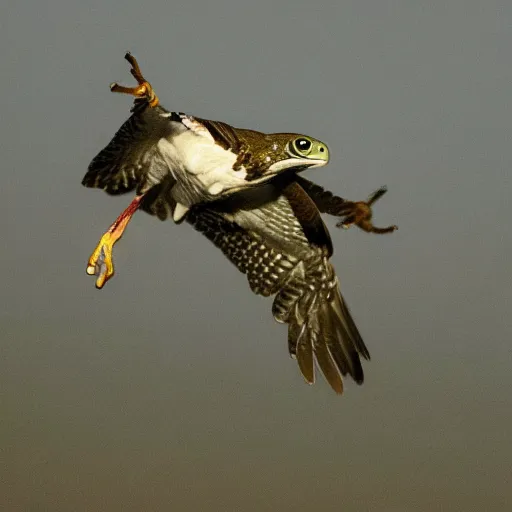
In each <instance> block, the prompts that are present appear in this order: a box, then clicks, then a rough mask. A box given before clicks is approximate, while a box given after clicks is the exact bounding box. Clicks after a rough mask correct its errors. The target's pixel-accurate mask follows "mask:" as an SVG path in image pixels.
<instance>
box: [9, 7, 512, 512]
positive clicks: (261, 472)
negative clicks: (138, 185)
mask: <svg viewBox="0 0 512 512" xmlns="http://www.w3.org/2000/svg"><path fill="white" fill-rule="evenodd" d="M1 10H2V12H1V16H0V27H1V30H0V57H1V58H0V65H1V76H2V79H1V82H0V102H1V111H2V122H1V123H0V151H1V155H2V171H1V172H2V185H1V188H0V195H1V201H0V209H1V212H2V215H1V218H2V222H1V223H0V225H1V227H0V237H1V240H2V246H1V249H0V266H1V268H3V269H4V271H5V272H4V275H3V278H2V285H1V288H0V343H1V345H0V346H1V359H0V365H1V371H0V379H1V387H0V389H1V395H2V396H1V403H2V405H1V410H2V421H1V422H0V428H1V433H0V435H1V444H2V448H3V450H2V456H1V459H2V471H3V475H2V477H1V479H0V486H1V488H0V508H1V509H2V510H6V511H17V510H22V511H25V510H26V511H38V512H39V511H46V510H48V511H100V510H108V511H117V510H123V511H141V510H144V511H153V510H155V511H156V510H173V511H180V510H187V511H191V510H208V511H274V510H279V511H283V512H284V511H292V510H293V511H303V510H304V511H308V510H324V511H338V510H343V511H344V512H349V511H361V510H368V511H410V510H418V511H431V510H465V511H469V510H479V511H481V510H486V511H494V510H496V511H497V510H508V507H510V503H511V502H512V477H511V475H512V468H511V459H512V439H511V429H512V395H511V393H510V389H511V387H512V372H511V366H512V351H511V348H510V342H511V334H512V333H511V322H510V306H511V299H512V297H511V295H512V294H511V289H512V288H511V284H512V283H511V281H512V280H511V263H510V254H511V249H512V230H511V229H510V227H509V225H508V222H509V217H510V213H509V211H508V208H507V207H508V203H509V198H510V196H511V193H512V186H511V166H512V144H511V133H512V130H511V129H512V121H511V120H512V106H511V105H512V96H511V79H512V67H511V66H510V48H511V47H512V5H511V4H510V2H505V1H501V2H498V1H489V2H485V3H484V2H479V1H476V0H465V1H463V0H453V1H451V2H428V5H427V3H421V2H406V1H398V0H389V1H387V0H386V1H382V0H371V1H370V0H369V1H366V2H355V1H340V0H318V1H316V2H306V1H302V0H296V1H294V2H279V1H276V0H272V1H271V0H258V1H257V2H239V1H236V0H231V1H222V0H219V1H216V2H213V1H209V0H203V1H193V0H187V1H183V0H177V1H172V2H170V1H163V0H159V1H147V2H136V1H133V0H126V1H124V2H122V3H120V2H113V1H105V0H102V1H96V0H93V1H89V2H77V1H67V0H66V1H65V0H59V1H57V0H47V1H46V2H39V3H36V2H32V1H19V2H17V3H14V2H12V3H11V4H10V5H9V6H8V7H6V6H3V7H2V8H1ZM127 50H130V51H132V52H133V54H134V55H135V56H136V57H137V58H138V59H139V62H140V64H141V67H142V71H143V72H144V74H145V75H146V77H147V78H148V79H149V80H150V81H151V82H152V84H153V85H154V87H155V89H156V91H157V93H158V95H159V96H160V98H161V100H162V103H163V105H164V106H166V107H167V108H169V109H175V110H178V111H184V112H188V113H190V114H195V115H197V116H199V117H203V118H207V119H208V118H210V119H218V120H222V121H226V122H228V123H230V124H232V125H234V126H239V127H247V128H252V129H256V130H261V131H265V132H278V131H295V132H302V133H306V134H309V135H312V136H314V137H317V138H319V139H321V140H323V141H325V142H327V143H328V144H329V146H330V149H331V154H332V159H331V163H330V164H329V166H328V167H326V168H322V169H318V170H311V171H309V172H308V173H306V175H305V176H306V177H308V178H310V179H314V180H315V181H316V182H318V183H320V184H321V185H323V186H325V187H327V188H329V189H331V190H333V191H334V192H336V193H338V194H339V195H341V196H342V197H346V198H349V199H352V200H359V199H364V198H365V197H366V196H367V195H368V194H369V193H370V192H372V191H373V190H375V189H376V188H377V187H379V186H381V185H384V184H386V185H387V186H388V187H389V192H388V194H387V195H386V196H385V197H384V198H383V199H382V200H381V201H380V202H379V203H378V204H377V206H376V208H375V223H376V224H378V225H388V224H391V223H396V224H398V225H399V227H400V230H399V231H398V232H397V233H395V234H393V235H389V236H384V237H378V236H372V235H368V234H366V233H363V232H360V231H359V230H357V229H351V230H348V231H341V230H336V228H335V227H334V224H335V222H336V219H328V221H327V222H328V225H329V226H330V227H331V228H332V236H333V240H334V245H335V254H334V257H333V263H334V265H335V267H336V269H337V271H338V274H339V277H340V280H341V285H342V292H343V294H344V296H345V298H346V300H347V302H348V304H349V306H350V307H351V310H352V313H353V315H354V318H355V320H356V322H357V324H358V326H359V329H360V330H361V333H362V334H363V337H364V339H365V341H366V343H367V345H368V347H369V349H370V352H371V354H372V361H371V362H369V363H366V364H365V372H366V382H365V384H364V385H363V386H362V387H359V386H357V385H355V384H354V383H353V382H348V381H347V386H346V391H345V395H344V396H343V397H337V396H335V395H334V393H333V392H332V391H331V390H330V388H329V387H328V386H327V384H326V383H325V382H324V381H323V380H321V379H319V381H318V382H317V384H316V385H315V386H313V387H309V386H307V385H306V384H305V383H304V382H303V379H302V377H301V375H300V372H299V370H298V368H297V366H296V363H295V362H294V361H292V360H291V359H290V358H289V357H288V353H287V345H286V329H285V328H284V327H283V326H282V325H279V324H277V323H276V322H274V321H273V319H272V315H271V311H270V308H271V300H269V299H263V298H261V297H257V296H254V295H252V293H251V292H250V290H249V288H248V284H247V282H246V278H245V276H243V275H242V274H239V273H238V271H237V270H236V268H235V267H234V266H232V265H231V264H230V263H229V262H228V261H227V260H226V259H225V258H224V256H223V255H222V254H221V253H220V251H219V250H218V249H216V248H215V247H214V246H213V245H211V244H210V242H208V240H206V239H205V238H203V237H202V235H200V234H198V233H196V232H195V231H194V230H193V229H192V228H191V227H190V226H189V225H187V224H183V225H181V226H175V225H174V224H173V223H172V222H165V223H162V222H159V221H157V220H156V219H155V218H151V217H150V216H148V215H146V214H144V213H138V214H137V215H136V216H135V217H134V219H133V220H132V222H131V224H130V226H129V228H128V230H127V232H126V234H125V236H124V238H123V240H122V241H121V242H120V243H119V244H118V245H117V246H116V254H115V261H116V270H117V273H116V276H115V278H114V279H113V280H112V281H110V282H109V283H108V285H107V286H106V287H105V289H103V290H102V291H98V290H96V289H95V287H94V279H93V278H90V277H89V276H87V275H86V273H85V266H86V261H87V258H88V257H89V255H90V253H91V251H92V249H93V248H94V247H95V245H96V243H97V242H98V239H99V237H100V236H101V234H102V233H103V232H104V230H105V229H106V228H107V227H108V226H109V225H110V223H111V222H112V221H113V220H114V219H115V218H116V216H117V215H118V214H119V213H120V212H121V211H122V210H123V209H124V208H125V207H126V206H127V204H128V203H129V201H130V197H128V196H121V197H115V198H113V197H108V196H107V195H106V194H105V193H103V192H101V191H97V190H89V189H85V188H83V187H82V186H81V185H80V181H81V179H82V177H83V175H84V173H85V171H86V169H87V165H88V164H89V162H90V160H91V159H92V158H93V157H94V155H95V154H96V153H97V152H98V151H99V150H100V149H101V148H102V147H103V146H104V145H105V144H107V142H108V141H109V140H110V138H111V136H112V135H113V134H114V132H115V131H116V130H117V129H118V128H119V126H120V125H121V123H122V122H123V121H124V120H125V119H126V118H127V117H128V114H129V112H128V111H129V108H130V106H131V99H130V98H128V97H125V96H121V95H113V94H111V93H110V91H109V88H108V84H109V83H110V82H112V81H119V82H120V83H123V84H127V85H129V84H131V83H132V78H131V76H130V74H129V66H128V64H127V63H126V62H125V61H124V60H123V55H124V53H125V51H127Z"/></svg>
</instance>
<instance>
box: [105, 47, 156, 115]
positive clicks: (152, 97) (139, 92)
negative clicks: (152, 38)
mask: <svg viewBox="0 0 512 512" xmlns="http://www.w3.org/2000/svg"><path fill="white" fill-rule="evenodd" d="M124 58H125V59H126V60H127V61H128V62H129V63H130V64H131V65H132V69H130V73H131V74H132V76H133V78H135V80H137V82H138V84H139V85H137V86H135V87H125V86H124V85H119V84H118V83H117V82H113V83H111V84H110V90H111V91H112V92H120V93H122V94H130V95H131V96H135V97H136V98H141V99H145V100H147V102H148V103H149V106H150V107H156V106H157V105H158V104H159V103H160V100H159V99H158V96H157V95H156V94H155V91H154V90H153V87H152V86H151V84H150V83H149V82H148V81H147V80H146V79H145V78H144V76H143V75H142V72H141V70H140V68H139V64H138V62H137V59H136V58H135V57H134V56H133V55H132V54H131V53H130V52H128V53H126V55H125V56H124Z"/></svg>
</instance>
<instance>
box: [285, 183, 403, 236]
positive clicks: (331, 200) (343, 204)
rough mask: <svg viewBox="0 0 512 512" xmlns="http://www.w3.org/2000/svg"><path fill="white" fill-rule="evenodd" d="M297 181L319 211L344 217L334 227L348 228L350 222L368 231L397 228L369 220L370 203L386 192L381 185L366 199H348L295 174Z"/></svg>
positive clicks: (381, 232)
mask: <svg viewBox="0 0 512 512" xmlns="http://www.w3.org/2000/svg"><path fill="white" fill-rule="evenodd" d="M295 180H296V181H297V183H298V184H299V185H300V186H301V187H302V188H303V189H304V190H305V191H306V192H307V194H308V195H309V197H311V199H313V201H314V202H315V204H316V207H317V208H318V209H319V210H320V213H327V214H329V215H334V216H336V217H344V219H343V220H342V221H340V222H338V224H336V227H338V228H344V229H348V228H349V227H350V226H351V225H352V224H355V225H356V226H357V227H358V228H361V229H362V230H363V231H366V232H368V233H377V234H384V233H392V232H393V231H395V230H397V229H398V226H395V225H393V226H388V227H387V228H378V227H376V226H374V225H373V224H372V222H371V218H372V214H373V213H372V205H373V204H374V203H375V202H376V201H377V200H378V199H380V198H381V197H382V196H383V195H384V194H385V193H386V192H387V188H386V187H381V188H379V189H378V190H376V191H375V192H374V193H373V194H371V195H370V197H369V198H368V200H367V201H357V202H354V201H348V200H347V199H343V198H342V197H338V196H335V195H334V194H333V193H332V192H329V191H328V190H324V189H323V188H322V187H321V186H320V185H317V184H316V183H313V182H311V181H309V180H307V179H306V178H303V177H302V176H295Z"/></svg>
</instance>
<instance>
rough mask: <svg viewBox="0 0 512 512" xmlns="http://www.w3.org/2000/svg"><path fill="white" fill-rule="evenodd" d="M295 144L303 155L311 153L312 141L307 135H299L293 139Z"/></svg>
mask: <svg viewBox="0 0 512 512" xmlns="http://www.w3.org/2000/svg"><path fill="white" fill-rule="evenodd" d="M293 145H294V146H295V149H296V151H297V152H298V153H300V154H302V155H309V153H310V152H311V148H312V147H313V144H311V141H310V140H309V139H306V138H305V137H299V138H298V139H295V140H294V141H293Z"/></svg>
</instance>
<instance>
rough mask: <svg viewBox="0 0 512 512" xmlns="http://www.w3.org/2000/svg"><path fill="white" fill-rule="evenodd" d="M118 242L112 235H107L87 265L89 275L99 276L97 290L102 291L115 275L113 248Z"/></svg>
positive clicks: (103, 237)
mask: <svg viewBox="0 0 512 512" xmlns="http://www.w3.org/2000/svg"><path fill="white" fill-rule="evenodd" d="M115 242H116V240H115V239H114V238H113V237H112V234H111V233H105V234H104V235H103V236H102V237H101V240H100V243H99V244H98V245H97V246H96V249H94V252H93V253H92V254H91V257H90V258H89V262H88V263H87V273H88V274H89V275H90V276H97V277H98V279H96V288H98V289H101V288H103V286H104V285H105V283H106V282H107V281H108V280H109V279H110V278H111V277H112V276H113V275H114V263H113V261H112V248H113V246H114V243H115Z"/></svg>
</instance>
